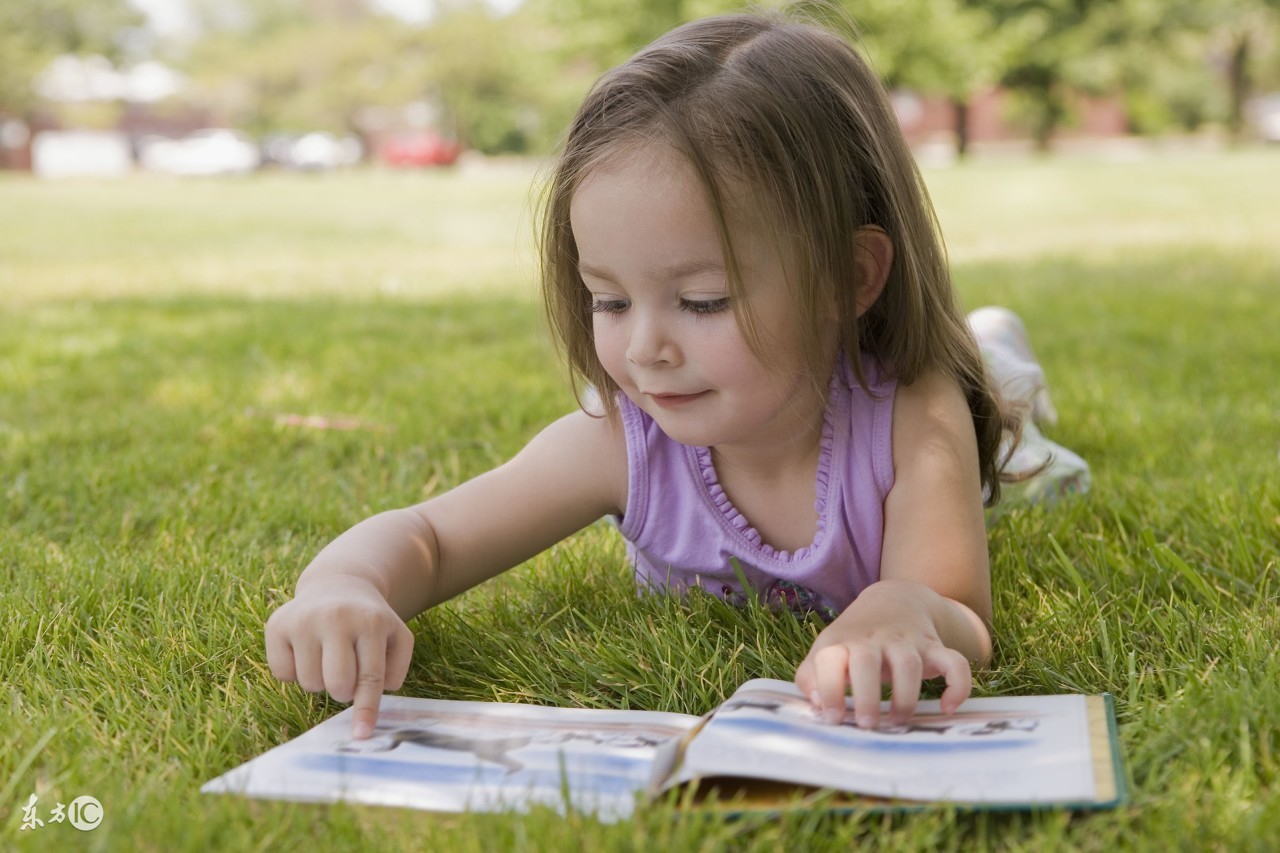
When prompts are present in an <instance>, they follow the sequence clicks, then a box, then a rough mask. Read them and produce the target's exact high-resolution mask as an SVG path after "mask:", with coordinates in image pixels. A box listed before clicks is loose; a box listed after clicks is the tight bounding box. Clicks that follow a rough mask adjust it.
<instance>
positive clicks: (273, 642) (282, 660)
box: [266, 620, 298, 681]
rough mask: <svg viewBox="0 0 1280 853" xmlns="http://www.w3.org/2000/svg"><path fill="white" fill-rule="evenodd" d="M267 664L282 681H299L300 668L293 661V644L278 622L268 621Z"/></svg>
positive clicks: (272, 672)
mask: <svg viewBox="0 0 1280 853" xmlns="http://www.w3.org/2000/svg"><path fill="white" fill-rule="evenodd" d="M266 633H267V666H268V667H270V668H271V674H272V675H274V676H275V677H276V678H278V679H280V680H281V681H297V680H298V670H297V669H296V668H295V666H294V663H293V646H292V645H291V644H290V643H289V640H288V639H287V638H286V637H285V635H284V632H283V631H281V630H280V628H279V625H278V624H274V625H273V624H272V622H271V621H270V620H268V621H267V631H266Z"/></svg>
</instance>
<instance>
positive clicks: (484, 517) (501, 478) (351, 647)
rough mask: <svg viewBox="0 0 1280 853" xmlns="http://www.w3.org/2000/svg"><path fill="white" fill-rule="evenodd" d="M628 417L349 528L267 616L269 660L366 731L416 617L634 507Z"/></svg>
mask: <svg viewBox="0 0 1280 853" xmlns="http://www.w3.org/2000/svg"><path fill="white" fill-rule="evenodd" d="M626 483H627V461H626V445H625V440H624V438H623V435H622V429H621V425H620V424H618V423H616V422H611V421H609V420H607V419H604V418H593V417H591V416H589V415H587V414H585V413H584V412H575V413H574V414H571V415H567V416H565V417H563V418H561V419H560V420H558V421H556V422H555V423H553V424H551V425H550V426H548V427H547V428H546V429H544V430H543V431H542V432H541V433H539V434H538V435H537V436H536V437H535V438H534V439H533V440H532V441H530V442H529V444H528V445H526V446H525V448H524V449H523V450H521V451H520V453H518V454H517V455H516V456H515V457H514V458H513V459H511V461H509V462H507V463H506V464H504V465H502V466H500V467H498V468H495V469H494V470H492V471H489V472H488V473H485V474H482V475H480V476H478V477H476V478H475V479H473V480H470V481H468V482H466V483H463V484H462V485H460V486H458V487H457V488H454V489H451V490H450V491H448V492H446V493H444V494H442V495H440V496H438V497H435V498H432V499H431V500H429V501H426V502H425V503H422V504H419V505H417V506H413V507H409V508H406V509H398V510H391V511H389V512H384V513H381V514H379V515H375V516H373V517H371V518H368V519H365V520H364V521H362V522H360V523H359V524H357V525H356V526H355V527H352V528H351V529H350V530H348V531H347V532H345V533H343V534H342V535H341V536H339V537H338V538H337V539H335V540H334V541H333V542H332V543H330V544H329V545H328V546H327V547H326V548H325V549H324V550H322V551H321V552H320V553H319V554H318V555H317V556H316V558H315V559H314V560H313V561H312V562H311V564H310V565H309V566H307V568H306V570H305V571H304V572H303V573H302V575H301V577H299V579H298V584H297V588H296V592H295V597H294V598H293V600H292V601H289V602H287V603H285V604H284V605H283V606H281V607H280V609H278V610H277V611H276V612H275V613H274V614H272V616H271V618H270V619H269V620H268V621H267V626H266V645H267V661H268V663H269V664H270V666H271V671H272V672H273V673H274V674H275V675H276V677H277V678H280V679H282V680H284V681H297V682H298V683H299V684H300V685H302V687H303V688H304V689H306V690H309V691H311V692H316V693H318V692H321V691H325V690H327V691H328V692H329V694H330V695H331V696H333V698H334V699H337V700H338V701H340V702H347V701H352V702H353V704H354V707H355V719H354V723H353V734H354V736H356V737H364V736H367V734H368V733H371V732H372V729H373V724H374V722H375V721H376V720H377V711H378V702H379V699H380V698H381V696H382V691H383V690H384V689H391V690H394V689H398V688H399V686H400V685H401V683H402V682H403V680H404V677H405V675H406V673H407V672H408V668H409V660H410V655H411V651H412V646H413V634H412V633H411V632H410V631H409V629H408V627H406V626H405V621H406V620H408V619H410V618H412V617H413V616H415V615H417V614H418V613H421V612H422V611H423V610H426V609H427V608H428V607H431V606H433V605H435V604H439V603H440V602H442V601H445V600H447V599H449V598H452V597H453V596H455V595H458V594H459V593H461V592H464V591H465V590H467V589H470V588H471V587H472V586H475V585H476V584H478V583H480V582H482V581H485V580H487V579H489V578H491V577H493V576H494V575H497V574H499V573H500V572H502V571H505V570H506V569H509V568H511V567H512V566H515V565H517V564H519V563H521V562H523V561H524V560H527V559H528V558H530V557H532V556H534V555H535V554H537V553H539V552H541V551H543V550H545V549H546V548H548V547H550V546H551V545H553V544H555V543H556V542H558V541H560V540H561V539H564V538H566V537H567V536H569V535H571V534H572V533H574V532H575V531H577V530H580V529H581V528H583V527H585V526H587V525H588V524H590V523H592V522H593V521H595V520H596V519H598V518H600V517H602V516H604V515H607V514H610V513H620V512H622V511H623V510H624V509H625V503H626Z"/></svg>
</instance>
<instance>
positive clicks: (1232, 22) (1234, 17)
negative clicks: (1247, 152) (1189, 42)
mask: <svg viewBox="0 0 1280 853" xmlns="http://www.w3.org/2000/svg"><path fill="white" fill-rule="evenodd" d="M1175 4H1176V5H1184V6H1187V7H1188V9H1187V11H1186V12H1184V14H1187V15H1188V16H1189V17H1191V18H1192V19H1193V20H1194V21H1195V23H1196V24H1198V25H1199V26H1200V27H1201V28H1202V29H1203V30H1204V32H1205V33H1206V34H1207V36H1208V38H1209V47H1210V50H1212V51H1214V52H1215V53H1217V54H1218V55H1219V56H1221V57H1222V60H1223V61H1222V66H1223V71H1224V76H1225V78H1226V84H1227V116H1226V119H1227V131H1228V133H1229V134H1230V136H1231V139H1232V140H1233V141H1236V142H1238V141H1239V140H1240V139H1241V138H1242V136H1243V135H1244V129H1245V105H1246V104H1247V103H1248V100H1249V97H1250V95H1251V94H1252V91H1253V75H1254V67H1253V65H1254V62H1253V61H1254V58H1255V54H1256V53H1258V52H1259V51H1260V49H1261V48H1263V47H1264V46H1268V42H1271V43H1274V42H1275V40H1276V38H1277V33H1280V0H1175Z"/></svg>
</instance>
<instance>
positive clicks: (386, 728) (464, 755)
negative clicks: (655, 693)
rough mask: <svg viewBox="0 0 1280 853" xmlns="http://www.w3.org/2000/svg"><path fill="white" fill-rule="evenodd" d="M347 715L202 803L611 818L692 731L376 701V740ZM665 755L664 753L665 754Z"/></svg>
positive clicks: (626, 719) (235, 774)
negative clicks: (574, 813) (234, 799)
mask: <svg viewBox="0 0 1280 853" xmlns="http://www.w3.org/2000/svg"><path fill="white" fill-rule="evenodd" d="M351 716H352V711H351V709H350V708H348V709H346V710H345V711H343V712H342V713H340V714H337V715H336V716H334V717H331V718H330V719H328V720H326V721H324V722H323V723H321V724H319V725H318V726H316V727H315V728H313V729H311V730H309V731H307V732H305V733H303V734H302V735H300V736H299V737H297V738H295V739H294V740H291V741H289V742H288V743H286V744H284V745H282V746H279V747H276V748H275V749H273V750H271V751H269V752H266V753H264V754H263V755H261V756H259V757H258V758H255V759H253V760H252V761H249V762H248V763H246V764H243V765H241V766H239V767H237V768H235V769H234V770H231V771H230V772H228V773H226V774H224V775H222V776H219V777H218V778H217V779H214V780H213V781H211V782H209V783H207V784H206V785H204V787H202V788H201V791H203V792H205V793H234V794H243V795H245V796H251V797H266V798H271V799H287V800H310V801H320V802H335V801H338V800H345V801H348V802H357V803H371V804H380V805H392V806H406V807H410V808H421V809H430V810H437V811H455V812H460V811H499V810H508V809H511V810H519V811H524V810H527V809H528V808H530V807H531V806H533V805H546V806H551V807H554V808H559V809H561V810H563V809H564V808H565V806H566V795H567V796H568V799H569V805H572V806H573V807H574V808H576V809H578V810H580V811H583V812H587V813H591V814H595V815H596V816H597V817H599V818H600V819H601V820H616V819H619V818H623V817H626V816H628V815H630V814H631V812H632V810H633V808H634V805H635V802H636V795H637V794H639V793H643V792H645V791H646V790H647V789H648V788H649V787H650V785H651V781H652V780H651V776H652V774H653V772H654V769H655V763H657V764H665V765H667V766H668V767H669V766H670V765H671V764H672V763H674V751H675V744H676V743H678V741H679V739H680V737H681V735H683V734H684V733H685V732H687V731H689V730H690V729H692V728H693V727H694V726H696V725H697V724H698V723H699V722H700V718H698V717H692V716H686V715H683V714H664V713H654V712H644V711H603V710H591V709H583V708H547V707H541V706H536V705H519V704H513V703H496V702H454V701H445V700H435V699H415V698H409V697H404V696H384V697H383V699H382V705H381V707H380V708H379V712H378V723H377V727H376V729H375V730H374V734H373V737H371V738H369V739H368V740H359V741H356V740H351ZM664 747H665V749H664Z"/></svg>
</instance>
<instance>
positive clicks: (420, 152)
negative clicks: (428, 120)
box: [377, 130, 462, 167]
mask: <svg viewBox="0 0 1280 853" xmlns="http://www.w3.org/2000/svg"><path fill="white" fill-rule="evenodd" d="M377 151H378V159H379V160H380V161H382V162H383V163H386V164H387V165H388V166H399V167H411V166H452V165H453V164H454V163H455V162H457V160H458V155H460V154H461V153H462V146H461V145H459V144H458V143H456V142H453V141H451V140H448V139H445V138H444V137H442V136H440V134H438V133H435V132H434V131H429V130H424V131H416V132H413V133H401V134H396V135H395V136H391V137H388V138H387V139H385V140H383V141H382V143H381V144H380V145H379V146H378V149H377Z"/></svg>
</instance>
